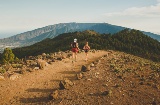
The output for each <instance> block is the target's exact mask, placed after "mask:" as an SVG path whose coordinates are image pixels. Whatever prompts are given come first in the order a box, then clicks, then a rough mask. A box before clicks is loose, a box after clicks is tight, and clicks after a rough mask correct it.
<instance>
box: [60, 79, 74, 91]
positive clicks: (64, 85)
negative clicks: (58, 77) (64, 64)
mask: <svg viewBox="0 0 160 105" xmlns="http://www.w3.org/2000/svg"><path fill="white" fill-rule="evenodd" d="M73 85H74V84H73V82H71V81H70V80H69V79H67V78H66V79H65V80H63V81H60V83H59V87H60V89H69V87H70V86H73Z"/></svg>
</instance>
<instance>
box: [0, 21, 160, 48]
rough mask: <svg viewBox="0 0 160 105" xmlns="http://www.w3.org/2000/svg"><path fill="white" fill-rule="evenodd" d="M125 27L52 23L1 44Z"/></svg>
mask: <svg viewBox="0 0 160 105" xmlns="http://www.w3.org/2000/svg"><path fill="white" fill-rule="evenodd" d="M123 29H125V27H122V26H116V25H111V24H108V23H60V24H55V25H50V26H46V27H42V28H38V29H35V30H32V31H28V32H24V33H21V34H18V35H14V36H12V37H9V38H4V39H0V45H4V46H12V47H21V46H28V45H32V44H34V43H37V42H40V41H42V40H44V39H46V38H54V37H55V36H57V35H59V34H63V33H69V32H75V31H84V30H94V31H96V32H98V33H100V34H103V33H106V34H108V33H111V34H113V33H117V32H119V31H121V30H123ZM143 33H145V34H146V35H149V36H150V37H152V38H154V39H156V40H159V41H160V36H159V35H156V34H153V33H149V32H143ZM1 49H2V48H0V50H1Z"/></svg>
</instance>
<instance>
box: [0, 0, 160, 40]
mask: <svg viewBox="0 0 160 105" xmlns="http://www.w3.org/2000/svg"><path fill="white" fill-rule="evenodd" d="M69 22H77V23H109V24H113V25H118V26H123V27H127V28H133V29H137V30H142V31H147V32H152V33H156V34H157V33H158V34H160V0H0V38H5V37H9V36H13V35H16V34H19V33H23V32H27V31H31V30H34V29H37V28H41V27H45V26H48V25H54V24H58V23H69Z"/></svg>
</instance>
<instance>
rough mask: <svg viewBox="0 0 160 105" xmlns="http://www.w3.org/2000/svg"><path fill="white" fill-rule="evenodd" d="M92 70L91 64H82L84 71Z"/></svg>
mask: <svg viewBox="0 0 160 105" xmlns="http://www.w3.org/2000/svg"><path fill="white" fill-rule="evenodd" d="M90 70H91V68H90V65H88V66H85V65H82V67H81V71H82V72H87V71H90Z"/></svg>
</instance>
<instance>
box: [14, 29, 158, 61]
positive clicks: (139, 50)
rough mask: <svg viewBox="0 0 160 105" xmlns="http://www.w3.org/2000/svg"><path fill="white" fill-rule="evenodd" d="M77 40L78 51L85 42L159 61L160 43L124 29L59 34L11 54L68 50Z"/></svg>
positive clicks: (29, 54)
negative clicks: (107, 31) (114, 31)
mask: <svg viewBox="0 0 160 105" xmlns="http://www.w3.org/2000/svg"><path fill="white" fill-rule="evenodd" d="M74 38H77V39H78V43H79V47H80V49H82V48H83V46H84V44H85V41H88V42H89V45H90V46H91V48H92V49H99V50H101V49H103V50H108V49H111V50H118V51H123V52H127V53H130V54H134V55H137V56H140V57H143V58H147V59H151V60H153V61H160V56H159V55H160V43H159V42H158V41H157V40H154V39H152V38H150V37H148V36H147V35H144V34H143V33H142V32H140V31H138V30H129V29H124V30H122V31H120V32H118V33H115V34H113V35H111V34H99V33H96V32H94V31H92V32H91V31H89V30H88V31H83V32H71V33H65V34H61V35H59V36H57V37H55V38H53V39H45V40H43V41H41V42H38V43H36V44H34V45H31V46H28V47H22V48H15V49H13V53H14V54H15V55H16V56H17V57H19V58H24V57H25V56H26V57H27V56H31V55H38V54H42V53H50V52H54V51H66V50H70V49H71V48H70V44H71V42H73V39H74Z"/></svg>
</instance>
